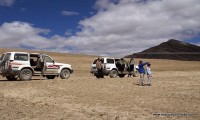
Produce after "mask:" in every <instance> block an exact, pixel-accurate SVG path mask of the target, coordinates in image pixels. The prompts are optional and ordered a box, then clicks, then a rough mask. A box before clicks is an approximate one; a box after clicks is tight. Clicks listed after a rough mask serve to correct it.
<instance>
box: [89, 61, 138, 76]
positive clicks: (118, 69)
mask: <svg viewBox="0 0 200 120" xmlns="http://www.w3.org/2000/svg"><path fill="white" fill-rule="evenodd" d="M100 60H101V62H102V65H103V73H104V75H106V76H110V77H111V78H116V77H117V76H119V77H120V78H123V77H124V76H125V75H127V74H131V75H132V76H133V77H137V76H138V75H139V74H138V70H137V69H138V66H137V65H133V66H128V65H127V64H125V65H124V66H123V65H121V64H120V62H119V61H120V59H118V58H108V57H104V58H100ZM96 61H97V59H95V60H94V61H93V63H92V65H91V71H90V73H92V74H93V75H94V76H96V77H98V76H97V68H96Z"/></svg>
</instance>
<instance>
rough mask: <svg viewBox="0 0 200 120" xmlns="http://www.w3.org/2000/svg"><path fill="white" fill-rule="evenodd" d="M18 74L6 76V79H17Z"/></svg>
mask: <svg viewBox="0 0 200 120" xmlns="http://www.w3.org/2000/svg"><path fill="white" fill-rule="evenodd" d="M17 78H18V76H13V75H12V76H6V79H7V80H17Z"/></svg>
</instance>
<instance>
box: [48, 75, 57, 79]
mask: <svg viewBox="0 0 200 120" xmlns="http://www.w3.org/2000/svg"><path fill="white" fill-rule="evenodd" d="M46 77H47V79H54V78H55V77H56V76H55V75H47V76H46Z"/></svg>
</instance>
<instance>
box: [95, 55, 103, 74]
mask: <svg viewBox="0 0 200 120" xmlns="http://www.w3.org/2000/svg"><path fill="white" fill-rule="evenodd" d="M102 66H103V65H102V62H101V60H100V58H98V59H97V61H96V68H97V78H103V77H104V75H103V68H102Z"/></svg>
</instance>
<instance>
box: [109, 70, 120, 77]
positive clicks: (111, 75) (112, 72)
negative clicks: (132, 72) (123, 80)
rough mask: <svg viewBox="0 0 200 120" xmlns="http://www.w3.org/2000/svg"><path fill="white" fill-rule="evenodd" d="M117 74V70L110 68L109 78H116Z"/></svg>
mask: <svg viewBox="0 0 200 120" xmlns="http://www.w3.org/2000/svg"><path fill="white" fill-rule="evenodd" d="M117 76H118V72H117V70H111V71H110V78H116V77H117Z"/></svg>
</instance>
